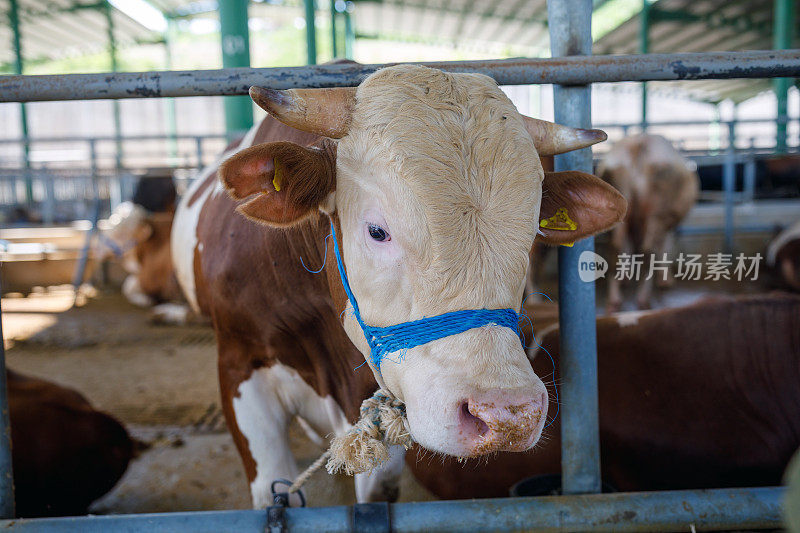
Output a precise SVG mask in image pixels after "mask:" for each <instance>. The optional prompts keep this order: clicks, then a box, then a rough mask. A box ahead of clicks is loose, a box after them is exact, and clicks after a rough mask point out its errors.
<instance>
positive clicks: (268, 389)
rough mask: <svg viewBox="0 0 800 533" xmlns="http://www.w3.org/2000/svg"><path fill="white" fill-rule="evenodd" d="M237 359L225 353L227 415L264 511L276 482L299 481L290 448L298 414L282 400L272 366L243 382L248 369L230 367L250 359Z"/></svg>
mask: <svg viewBox="0 0 800 533" xmlns="http://www.w3.org/2000/svg"><path fill="white" fill-rule="evenodd" d="M230 351H232V350H230ZM226 355H228V357H226ZM231 355H232V354H231V353H226V352H225V351H224V350H223V349H222V347H221V348H220V368H219V377H220V389H221V393H222V404H223V411H224V413H225V418H226V420H227V423H228V428H229V429H230V432H231V435H232V436H233V440H234V442H235V443H236V447H237V448H238V450H239V455H240V456H241V457H242V462H243V463H244V468H245V473H246V474H247V479H248V481H249V482H250V495H251V497H252V502H253V507H254V508H256V509H263V508H265V507H268V506H269V505H271V504H272V493H271V490H270V486H271V484H272V482H273V481H274V480H275V479H280V478H284V479H288V480H294V478H295V477H296V476H297V474H298V468H297V463H296V461H295V458H294V455H293V454H292V452H291V449H290V447H289V431H288V426H289V421H290V420H291V419H292V417H293V416H294V413H292V412H290V411H289V409H288V408H290V407H291V405H290V404H289V405H287V403H286V402H285V401H284V400H285V399H284V398H282V394H281V387H280V384H279V383H276V376H275V371H274V369H273V368H272V367H261V368H258V369H255V370H252V372H251V373H250V375H249V376H248V377H247V378H245V379H244V380H241V377H240V376H241V374H240V373H241V370H242V369H241V368H232V367H231V366H229V365H226V364H225V362H226V361H231V360H239V361H241V360H247V359H240V358H238V357H237V358H234V357H230V356H231ZM276 366H279V365H276ZM292 500H293V501H292V504H299V498H298V497H296V496H292Z"/></svg>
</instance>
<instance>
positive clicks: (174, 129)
mask: <svg viewBox="0 0 800 533" xmlns="http://www.w3.org/2000/svg"><path fill="white" fill-rule="evenodd" d="M174 33H175V21H174V20H173V19H171V18H168V19H167V30H166V31H165V32H164V63H165V66H166V68H167V70H172V69H173V68H174V66H173V64H172V39H173V36H174ZM164 106H165V107H164V110H165V116H166V121H167V124H166V126H167V136H168V138H169V142H168V144H167V150H168V154H169V158H170V161H171V162H172V165H173V166H174V165H175V163H177V161H176V158H177V157H178V141H177V139H176V138H175V137H176V135H177V133H178V123H177V118H176V116H177V113H176V110H175V99H174V98H164Z"/></svg>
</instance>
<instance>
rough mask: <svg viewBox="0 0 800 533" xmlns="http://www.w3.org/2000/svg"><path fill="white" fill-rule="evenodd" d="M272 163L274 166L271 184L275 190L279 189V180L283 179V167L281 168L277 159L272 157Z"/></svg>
mask: <svg viewBox="0 0 800 533" xmlns="http://www.w3.org/2000/svg"><path fill="white" fill-rule="evenodd" d="M272 164H273V166H274V167H275V174H274V177H273V178H272V186H273V187H275V191H280V190H281V181H282V180H283V168H281V164H280V163H279V162H278V160H277V159H273V160H272Z"/></svg>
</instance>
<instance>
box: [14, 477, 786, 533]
mask: <svg viewBox="0 0 800 533" xmlns="http://www.w3.org/2000/svg"><path fill="white" fill-rule="evenodd" d="M784 496H785V490H784V489H783V488H780V487H763V488H751V489H718V490H685V491H672V492H638V493H617V494H585V495H580V496H544V497H540V498H505V499H494V500H460V501H453V502H419V503H396V504H392V505H391V507H390V511H389V516H390V517H391V518H390V520H391V529H392V531H396V532H404V533H406V532H423V531H424V532H429V531H437V532H445V531H453V532H459V533H469V532H476V533H478V532H484V531H509V532H510V531H533V530H535V531H540V532H558V531H589V530H591V531H615V532H621V531H660V532H663V531H689V530H690V528H691V526H694V527H695V528H697V530H701V531H712V530H713V531H719V530H731V529H762V528H769V529H776V528H780V527H781V526H782V522H781V502H782V500H783V498H784ZM285 517H286V526H287V529H288V530H289V531H309V532H311V531H331V532H343V533H344V532H348V531H353V508H352V507H345V506H339V507H301V508H296V507H292V508H288V509H286V510H285ZM266 526H267V513H266V512H265V511H264V510H263V509H261V510H247V511H205V512H193V513H163V514H139V515H106V516H84V517H67V518H44V519H33V520H26V519H18V520H0V528H2V529H3V531H9V532H20V533H23V532H37V533H60V532H62V531H81V532H84V533H101V532H102V533H105V532H107V531H148V532H153V533H156V532H162V531H163V532H177V531H191V532H192V533H202V532H216V531H253V532H255V531H264V530H265V529H266Z"/></svg>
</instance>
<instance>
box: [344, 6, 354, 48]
mask: <svg viewBox="0 0 800 533" xmlns="http://www.w3.org/2000/svg"><path fill="white" fill-rule="evenodd" d="M345 5H346V7H345V10H344V57H345V58H347V59H353V46H354V45H355V43H356V32H355V31H354V30H353V18H352V17H351V16H350V12H351V11H353V2H347V3H346V4H345Z"/></svg>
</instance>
